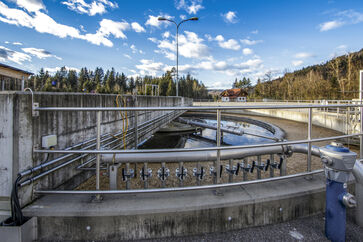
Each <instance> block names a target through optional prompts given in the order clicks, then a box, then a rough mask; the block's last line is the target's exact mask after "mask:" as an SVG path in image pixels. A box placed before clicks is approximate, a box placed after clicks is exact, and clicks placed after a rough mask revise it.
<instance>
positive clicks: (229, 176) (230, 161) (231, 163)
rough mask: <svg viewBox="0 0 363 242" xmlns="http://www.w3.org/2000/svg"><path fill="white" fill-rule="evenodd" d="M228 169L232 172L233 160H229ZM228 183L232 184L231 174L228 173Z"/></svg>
mask: <svg viewBox="0 0 363 242" xmlns="http://www.w3.org/2000/svg"><path fill="white" fill-rule="evenodd" d="M229 169H230V170H233V160H232V159H229ZM228 182H229V183H232V182H233V174H232V173H228Z"/></svg>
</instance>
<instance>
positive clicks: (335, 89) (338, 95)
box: [252, 49, 363, 100]
mask: <svg viewBox="0 0 363 242" xmlns="http://www.w3.org/2000/svg"><path fill="white" fill-rule="evenodd" d="M359 70H363V49H361V50H360V51H358V52H352V53H349V54H346V55H342V56H338V57H336V58H333V59H331V60H330V61H327V62H326V63H323V64H318V65H313V66H308V67H305V68H303V69H301V70H297V71H294V72H288V71H287V72H286V73H285V74H284V76H283V77H281V78H278V79H275V80H271V81H268V80H267V81H258V83H257V84H256V85H255V86H254V87H253V90H254V91H253V94H252V96H253V97H255V98H272V99H280V100H281V99H282V100H310V99H352V98H357V97H359V93H358V90H359Z"/></svg>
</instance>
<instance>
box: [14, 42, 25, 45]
mask: <svg viewBox="0 0 363 242" xmlns="http://www.w3.org/2000/svg"><path fill="white" fill-rule="evenodd" d="M13 45H23V43H20V42H13Z"/></svg>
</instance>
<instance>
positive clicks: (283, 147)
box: [22, 104, 363, 195]
mask: <svg viewBox="0 0 363 242" xmlns="http://www.w3.org/2000/svg"><path fill="white" fill-rule="evenodd" d="M362 106H363V105H362V104H332V105H316V104H309V105H301V104H300V105H295V104H292V105H274V106H271V105H248V106H217V107H215V106H208V107H206V106H203V107H195V106H191V107H34V106H33V111H38V112H48V111H64V112H67V111H94V112H97V137H96V149H92V150H88V149H73V148H72V149H64V150H47V149H44V150H39V149H34V153H48V154H66V155H65V156H64V157H66V156H67V155H73V154H80V156H78V158H74V159H71V160H69V161H67V162H66V163H63V164H62V167H64V166H66V165H68V164H70V163H72V162H74V161H75V160H76V159H80V158H82V157H84V156H86V155H89V154H94V155H96V190H95V191H44V190H43V191H40V190H36V191H35V192H36V193H43V194H44V193H63V194H84V193H87V194H98V195H100V194H108V193H140V192H163V191H185V190H196V189H218V188H221V187H228V186H236V185H243V184H251V183H258V182H268V181H272V180H278V179H287V178H291V177H298V176H306V175H313V174H316V173H320V172H322V171H321V170H320V171H311V156H312V155H314V154H315V155H316V154H317V152H316V151H314V152H313V150H314V148H313V147H312V143H314V142H320V141H329V140H336V139H343V138H350V137H354V136H359V137H360V157H363V142H362V140H363V133H362V130H363V119H362V117H363V108H362ZM297 108H298V109H308V113H309V119H308V135H307V136H308V138H307V139H305V140H295V141H279V142H276V143H267V144H266V143H265V144H253V145H237V146H224V147H222V146H220V137H221V115H222V111H226V110H241V109H297ZM321 108H360V133H354V134H347V135H341V136H333V137H325V138H315V139H313V138H312V117H313V109H321ZM187 110H188V111H189V110H198V111H202V110H208V111H210V110H213V111H215V112H216V119H217V135H216V136H217V146H216V147H204V148H183V149H152V150H137V149H134V150H120V149H101V137H103V136H102V135H101V128H100V126H101V118H102V112H104V111H134V112H138V111H187ZM135 117H136V118H137V115H135ZM136 123H137V122H136ZM93 140H94V139H93ZM218 140H219V142H218ZM298 144H307V145H308V147H307V150H305V149H304V148H301V147H297V146H296V145H298ZM289 145H295V146H294V147H295V150H296V151H300V152H301V151H302V150H303V151H304V152H305V151H307V170H306V172H305V173H301V174H295V175H290V176H282V177H270V178H266V179H260V178H261V175H260V172H259V171H260V170H261V169H257V171H258V174H257V178H258V179H260V180H256V181H243V182H238V183H228V184H218V183H219V182H220V181H219V178H220V176H218V174H220V172H221V170H220V169H221V166H220V162H221V158H223V157H226V155H225V154H226V152H230V151H233V150H240V149H243V150H247V149H252V148H260V149H262V148H263V147H280V148H279V149H276V152H275V153H273V152H270V153H269V154H280V155H282V156H283V155H286V153H287V152H288V147H289ZM77 147H79V145H77V146H75V148H77ZM188 152H190V153H192V155H195V154H200V152H202V153H203V152H204V153H206V154H209V156H208V157H207V158H206V159H205V160H204V161H213V163H214V168H215V170H214V171H213V173H212V171H211V174H214V183H215V184H213V185H204V186H199V185H198V186H193V187H192V186H190V187H179V188H161V189H141V190H128V191H124V190H113V191H101V190H100V177H99V174H100V169H101V167H100V164H101V154H102V155H104V156H105V159H106V158H107V154H112V155H113V154H116V157H115V158H114V159H115V160H116V161H117V160H118V159H120V163H144V162H147V161H146V160H145V157H148V156H152V154H163V155H162V157H164V160H158V161H155V162H159V163H160V162H161V163H162V167H164V168H165V161H167V160H168V159H169V160H170V157H168V156H171V154H172V153H174V154H177V155H178V154H185V153H188ZM197 152H199V153H197ZM208 152H209V153H208ZM211 152H212V153H211ZM250 152H253V150H250ZM211 154H215V155H214V156H213V155H211ZM248 154H250V155H251V153H248ZM261 154H265V153H263V152H262V153H261ZM266 154H268V153H266ZM130 155H133V157H134V160H132V159H130V160H127V161H126V160H124V161H122V156H125V157H129V156H130ZM135 157H136V158H135ZM137 157H139V158H137ZM159 158H160V157H159ZM123 159H126V158H123ZM149 160H150V159H149ZM187 161H188V162H189V161H190V160H187ZM200 161H203V160H200ZM174 162H178V163H179V168H180V169H181V170H183V162H184V160H178V159H176V160H175V161H174ZM194 162H198V167H200V165H199V161H198V160H194ZM54 163H55V162H54ZM230 165H232V164H231V163H230ZM261 165H262V163H261V156H258V162H257V164H256V167H258V166H261ZM62 167H60V168H62ZM229 168H231V167H229ZM244 168H246V167H244ZM39 169H41V168H32V169H29V170H27V171H25V172H23V173H22V174H23V175H24V176H25V175H30V174H32V172H33V171H35V170H39ZM53 169H54V168H53ZM46 172H47V174H49V173H51V172H52V169H50V170H48V171H46ZM47 174H46V175H47ZM271 174H273V173H271ZM40 175H42V174H39V175H37V176H40ZM37 176H36V177H33V178H29V179H28V182H27V183H26V184H23V185H27V184H29V183H31V182H32V181H34V178H37ZM181 184H182V182H181ZM197 184H198V183H197Z"/></svg>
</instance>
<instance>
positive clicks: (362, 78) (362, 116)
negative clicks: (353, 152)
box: [359, 70, 363, 159]
mask: <svg viewBox="0 0 363 242" xmlns="http://www.w3.org/2000/svg"><path fill="white" fill-rule="evenodd" d="M362 92H363V70H361V71H360V72H359V101H360V105H362V99H363V93H362ZM360 132H361V133H363V107H360ZM359 141H360V147H359V148H360V149H359V151H360V152H359V158H361V159H362V157H363V135H362V134H361V135H360V136H359Z"/></svg>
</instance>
